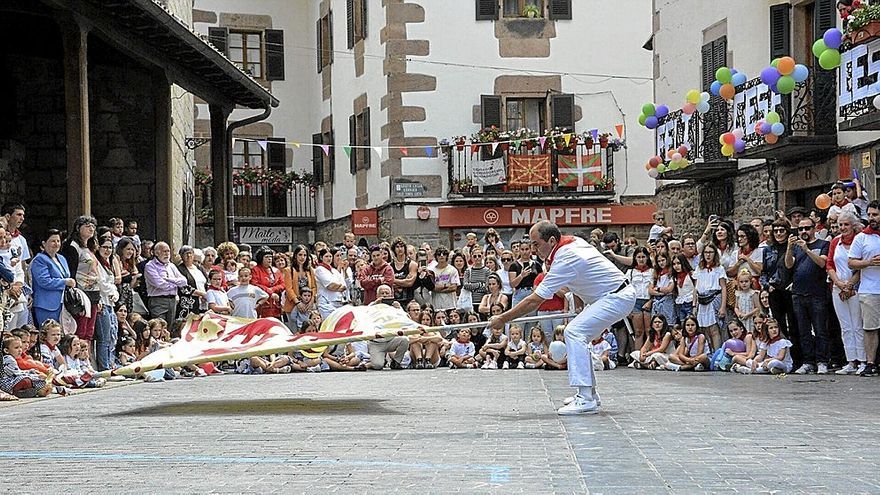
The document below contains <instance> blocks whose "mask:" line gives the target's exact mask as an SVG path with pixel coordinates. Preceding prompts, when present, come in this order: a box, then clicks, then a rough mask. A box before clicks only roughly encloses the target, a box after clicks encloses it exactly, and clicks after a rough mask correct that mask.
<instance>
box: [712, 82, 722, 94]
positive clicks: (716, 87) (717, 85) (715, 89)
mask: <svg viewBox="0 0 880 495" xmlns="http://www.w3.org/2000/svg"><path fill="white" fill-rule="evenodd" d="M709 92H710V93H712V94H713V95H715V96H721V81H715V82H713V83H712V85H711V86H709Z"/></svg>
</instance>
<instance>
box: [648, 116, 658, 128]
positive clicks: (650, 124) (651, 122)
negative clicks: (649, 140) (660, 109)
mask: <svg viewBox="0 0 880 495" xmlns="http://www.w3.org/2000/svg"><path fill="white" fill-rule="evenodd" d="M658 124H659V122H657V117H656V116H654V115H651V116H650V117H648V118H647V119H645V127H647V128H648V129H656V128H657V125H658Z"/></svg>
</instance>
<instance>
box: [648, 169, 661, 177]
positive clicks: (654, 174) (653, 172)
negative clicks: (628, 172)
mask: <svg viewBox="0 0 880 495" xmlns="http://www.w3.org/2000/svg"><path fill="white" fill-rule="evenodd" d="M658 175H660V172H658V171H657V169H656V168H652V169H651V170H648V177H650V178H652V179H656V178H657V176H658Z"/></svg>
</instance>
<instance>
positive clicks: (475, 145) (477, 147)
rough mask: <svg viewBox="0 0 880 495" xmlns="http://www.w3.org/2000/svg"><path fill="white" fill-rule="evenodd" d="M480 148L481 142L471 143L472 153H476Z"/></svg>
mask: <svg viewBox="0 0 880 495" xmlns="http://www.w3.org/2000/svg"><path fill="white" fill-rule="evenodd" d="M479 150H480V145H479V144H471V155H474V154H476V152H477V151H479Z"/></svg>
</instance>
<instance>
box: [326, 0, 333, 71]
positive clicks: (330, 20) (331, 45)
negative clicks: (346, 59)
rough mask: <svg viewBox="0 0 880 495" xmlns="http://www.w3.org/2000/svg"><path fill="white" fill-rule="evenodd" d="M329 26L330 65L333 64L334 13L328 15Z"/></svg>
mask: <svg viewBox="0 0 880 495" xmlns="http://www.w3.org/2000/svg"><path fill="white" fill-rule="evenodd" d="M327 26H329V31H330V35H329V36H327V39H328V40H330V48H328V49H327V50H328V53H327V56H328V62H327V63H328V64H332V63H333V11H332V10H331V11H330V12H328V13H327Z"/></svg>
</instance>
